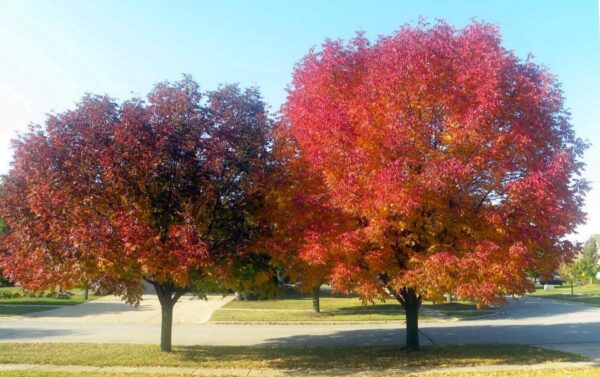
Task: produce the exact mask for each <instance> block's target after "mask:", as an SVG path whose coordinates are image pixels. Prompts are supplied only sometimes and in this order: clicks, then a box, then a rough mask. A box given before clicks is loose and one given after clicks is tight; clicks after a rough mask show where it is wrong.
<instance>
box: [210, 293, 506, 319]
mask: <svg viewBox="0 0 600 377" xmlns="http://www.w3.org/2000/svg"><path fill="white" fill-rule="evenodd" d="M320 302H321V312H320V313H314V312H312V297H311V296H310V295H308V294H300V293H297V292H293V291H292V292H287V293H286V297H285V298H283V299H276V300H262V301H231V302H229V303H227V304H226V305H225V306H224V307H223V308H221V309H219V310H217V311H215V312H214V313H213V315H212V317H211V321H213V322H266V323H276V322H360V321H403V320H404V319H405V316H404V309H403V308H402V306H400V305H399V304H398V303H395V302H394V301H392V300H390V301H388V302H384V303H377V304H374V305H362V303H361V302H360V300H359V299H358V297H356V296H336V295H332V294H331V293H330V292H329V291H326V290H325V291H323V292H322V293H321V300H320ZM423 305H424V307H426V308H429V309H432V310H435V311H439V312H442V313H444V314H447V315H449V316H451V317H458V318H468V317H473V316H479V315H483V314H490V313H494V311H493V310H477V309H476V307H475V305H473V304H470V303H449V304H432V303H431V302H426V303H424V304H423ZM420 319H422V320H427V319H428V317H427V316H426V315H421V317H420Z"/></svg>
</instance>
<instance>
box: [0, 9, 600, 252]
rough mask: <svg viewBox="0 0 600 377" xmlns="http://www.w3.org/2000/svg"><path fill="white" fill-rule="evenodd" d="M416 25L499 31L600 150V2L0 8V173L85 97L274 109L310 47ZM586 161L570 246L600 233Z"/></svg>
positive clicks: (598, 174)
mask: <svg viewBox="0 0 600 377" xmlns="http://www.w3.org/2000/svg"><path fill="white" fill-rule="evenodd" d="M420 16H423V17H425V19H427V20H429V21H435V20H436V19H440V18H441V19H445V20H447V21H448V22H449V23H451V24H453V25H455V26H458V27H460V26H463V25H465V24H467V23H469V22H470V20H471V19H473V18H476V19H478V20H482V21H487V22H491V23H495V24H498V25H499V26H500V29H501V32H502V35H503V38H504V44H505V46H506V47H507V48H509V49H513V50H514V51H515V52H516V53H517V55H519V56H521V57H525V56H526V55H527V54H528V53H530V52H531V53H532V54H533V55H534V56H535V61H536V62H538V63H541V64H544V65H546V66H547V67H549V69H550V70H551V71H552V72H553V73H554V74H555V75H557V76H558V77H559V80H560V81H561V82H562V84H563V89H564V92H565V97H566V105H567V107H568V108H569V109H570V110H571V112H572V114H573V117H572V123H573V125H574V127H575V129H576V131H577V133H578V135H579V136H580V137H582V138H584V139H587V140H589V141H590V142H592V143H596V141H598V140H600V25H599V22H598V19H599V11H598V1H597V0H578V1H568V0H564V1H551V0H550V1H549V0H544V1H542V0H529V1H525V0H520V1H506V0H497V1H491V0H489V1H459V0H453V1H450V0H446V1H442V0H439V1H426V0H422V1H417V0H413V1H398V0H396V1H350V0H345V1H342V0H339V1H333V0H330V1H325V0H323V1H306V0H304V1H300V0H295V1H292V0H288V1H283V0H279V1H277V0H273V1H249V0H248V1H233V0H230V1H169V2H166V1H164V2H159V1H133V0H128V1H111V0H103V1H91V0H89V1H84V0H76V1H75V0H59V1H51V0H45V1H31V0H29V1H28V0H0V174H4V173H6V172H7V171H8V168H9V161H10V160H11V158H12V152H11V151H10V149H9V140H10V139H11V138H12V137H14V135H15V133H16V132H18V131H22V130H24V129H25V127H26V125H27V124H28V123H30V122H41V121H43V119H44V116H45V115H44V114H46V113H48V112H50V111H63V110H65V109H68V108H71V107H73V105H74V103H75V102H77V100H78V99H79V98H80V97H81V96H82V95H83V94H84V93H85V92H92V93H100V94H104V93H107V94H109V95H111V96H113V97H116V98H119V99H126V98H129V97H132V96H143V95H144V94H145V93H147V91H148V90H149V89H150V88H151V87H152V85H153V84H154V83H156V82H158V81H163V80H176V79H178V78H180V77H181V74H182V73H190V74H192V76H193V77H194V79H195V80H196V81H198V82H199V83H200V85H201V86H202V87H203V88H205V89H213V88H215V87H216V86H217V85H218V84H219V83H228V82H239V83H241V84H242V85H256V86H259V87H260V89H261V91H262V93H263V96H264V97H265V99H266V101H267V102H269V103H270V104H271V105H272V109H273V110H277V108H278V107H279V105H280V104H281V103H282V102H283V101H284V99H285V87H286V85H287V84H288V83H289V81H290V77H291V71H292V68H293V66H294V64H295V62H297V61H298V60H299V59H300V58H301V57H302V56H303V55H304V54H305V53H306V52H307V51H308V49H309V48H310V47H312V46H318V45H319V44H320V43H321V42H322V41H323V40H324V39H325V38H344V39H347V38H350V37H352V36H353V35H354V34H355V32H356V31H357V30H363V31H365V32H366V35H367V36H368V37H369V38H372V39H374V38H376V37H377V36H378V35H381V34H389V33H391V32H393V31H394V30H396V29H397V28H398V27H399V26H400V25H402V24H405V23H415V22H417V21H418V19H419V17H420ZM585 160H586V162H587V164H588V168H587V172H586V176H587V178H588V179H590V180H591V181H592V185H593V187H594V188H593V190H592V191H591V192H590V194H589V196H588V202H587V207H586V208H587V211H588V213H589V220H588V224H586V225H585V226H582V227H581V228H580V229H579V235H577V236H575V238H576V239H579V240H584V239H586V238H587V237H588V236H589V235H590V234H591V233H600V142H598V143H597V145H593V146H592V147H591V149H590V150H589V151H588V153H587V154H586V158H585Z"/></svg>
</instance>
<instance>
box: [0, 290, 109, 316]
mask: <svg viewBox="0 0 600 377" xmlns="http://www.w3.org/2000/svg"><path fill="white" fill-rule="evenodd" d="M69 292H71V293H73V295H72V296H70V297H69V298H56V297H28V295H27V294H26V292H24V291H23V290H22V289H21V288H18V287H0V295H2V294H4V293H18V294H19V295H20V297H10V298H8V297H1V296H0V317H5V316H11V315H20V314H27V313H35V312H40V311H43V310H48V309H51V308H52V307H55V306H68V305H77V304H82V303H84V302H86V301H85V300H84V298H83V290H81V289H73V290H71V291H69ZM98 297H99V296H94V295H92V294H90V295H89V300H94V299H96V298H98Z"/></svg>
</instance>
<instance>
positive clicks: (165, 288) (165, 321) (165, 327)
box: [152, 283, 185, 352]
mask: <svg viewBox="0 0 600 377" xmlns="http://www.w3.org/2000/svg"><path fill="white" fill-rule="evenodd" d="M152 285H154V289H155V290H156V296H157V297H158V301H159V302H160V311H161V323H160V350H161V351H163V352H171V350H172V346H171V342H172V335H173V307H174V306H175V303H176V302H177V300H179V298H180V297H181V296H182V295H183V294H184V293H185V291H183V290H177V289H175V288H174V287H172V286H171V285H167V284H159V283H152Z"/></svg>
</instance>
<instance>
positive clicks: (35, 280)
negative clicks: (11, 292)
mask: <svg viewBox="0 0 600 377" xmlns="http://www.w3.org/2000/svg"><path fill="white" fill-rule="evenodd" d="M270 129H271V121H270V120H269V118H268V116H267V112H266V110H265V106H264V103H263V102H262V100H261V99H260V95H259V94H258V92H257V90H255V89H248V90H245V91H241V90H240V89H239V88H238V87H237V86H234V85H232V86H224V87H221V88H220V89H218V90H216V91H212V92H207V93H202V92H200V90H199V88H198V85H197V84H196V83H195V82H194V81H192V80H191V78H189V77H186V78H184V79H183V80H182V81H180V82H177V83H174V84H170V83H162V84H159V85H157V86H156V87H155V88H154V89H153V90H152V91H151V92H150V94H149V95H148V99H147V101H145V102H144V101H142V100H131V101H128V102H125V103H122V104H118V103H116V102H114V101H113V100H111V99H110V98H107V97H96V96H88V97H85V98H84V99H83V100H82V101H81V103H79V105H78V106H77V108H76V109H75V110H73V111H67V112H65V113H63V114H58V115H54V116H51V117H50V118H49V119H48V120H47V122H46V124H45V126H44V127H38V128H34V129H32V130H31V132H30V133H28V134H26V135H24V136H22V137H21V138H20V139H19V140H17V141H16V142H15V147H16V153H15V161H14V164H13V166H12V169H11V171H10V172H9V174H8V177H7V181H6V184H5V187H4V193H3V195H2V198H1V201H0V216H2V217H3V218H4V219H5V220H6V222H7V223H8V225H9V227H10V228H11V232H10V233H9V234H8V236H7V237H5V239H4V240H3V243H2V255H1V256H0V267H1V268H2V269H3V272H4V273H5V274H6V275H7V276H8V277H9V278H10V279H11V280H13V281H16V282H18V283H19V284H20V285H22V286H23V287H25V288H28V289H45V288H54V287H61V288H70V287H73V286H80V285H81V284H82V283H90V284H92V285H100V286H105V287H109V288H111V289H112V290H113V291H114V292H116V293H118V294H121V295H122V296H124V297H125V298H126V299H127V300H128V301H130V302H137V301H138V300H139V298H140V293H141V285H140V282H141V280H142V279H145V280H148V281H150V282H151V283H152V284H154V286H155V287H156V290H157V293H158V297H159V299H160V300H161V305H162V306H163V309H167V311H169V310H170V311H171V313H172V306H173V305H174V303H175V302H176V301H177V299H178V298H179V297H180V296H181V295H182V294H183V293H184V292H186V291H188V290H191V289H193V288H194V285H195V284H197V283H198V282H199V281H202V280H205V279H217V278H218V279H226V280H227V279H228V280H231V278H232V276H231V275H230V274H229V272H230V271H231V269H230V268H229V267H231V266H233V265H235V264H236V263H238V262H239V260H242V259H244V258H245V259H249V257H248V255H249V251H248V247H249V245H252V243H253V241H254V238H255V234H256V232H258V231H259V225H260V224H259V223H258V222H257V221H256V219H255V217H256V216H257V211H258V210H259V209H260V208H261V206H262V204H261V203H262V201H263V197H264V196H265V194H264V186H263V183H264V176H265V173H266V171H265V169H266V168H267V166H268V164H267V162H268V159H269V156H270V152H269V150H268V148H269V147H268V146H269V143H270V141H269V140H270ZM250 259H251V258H250ZM164 314H165V313H163V325H164V324H165V323H164V322H165V321H164V319H165V317H164ZM167 314H168V313H167ZM168 322H170V319H169V320H168ZM165 331H168V333H165ZM163 335H165V336H166V335H168V336H167V337H166V338H168V339H166V338H165V337H163V343H161V346H164V347H163V349H170V323H169V327H168V328H165V327H164V326H163Z"/></svg>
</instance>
